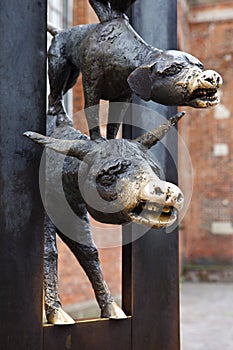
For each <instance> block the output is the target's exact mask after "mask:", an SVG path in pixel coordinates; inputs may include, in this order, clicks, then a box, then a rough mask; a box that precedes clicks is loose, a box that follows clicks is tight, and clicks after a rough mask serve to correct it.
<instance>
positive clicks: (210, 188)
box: [49, 0, 233, 317]
mask: <svg viewBox="0 0 233 350" xmlns="http://www.w3.org/2000/svg"><path fill="white" fill-rule="evenodd" d="M49 21H50V22H52V23H54V24H56V25H58V26H60V27H62V28H66V27H67V26H71V25H77V24H83V23H93V22H96V21H97V18H96V16H95V14H94V13H93V11H92V9H91V8H90V6H89V3H88V0H69V1H67V0H49ZM178 45H179V49H180V50H182V51H186V52H189V53H191V54H193V55H194V56H196V57H198V58H199V59H200V60H201V61H202V62H203V63H204V65H205V69H214V70H216V71H218V72H219V73H220V74H221V75H222V77H223V80H224V85H223V87H222V89H221V94H222V97H221V104H220V105H219V106H218V107H216V108H213V109H209V110H200V109H192V108H188V107H185V108H183V109H184V110H186V112H187V114H186V116H185V118H184V119H183V121H182V122H181V123H180V126H179V134H180V136H181V137H182V139H183V140H184V142H185V144H186V147H187V149H188V151H189V154H190V157H191V162H192V169H190V166H189V164H190V163H189V161H188V160H187V157H186V156H184V152H183V149H182V145H181V144H180V147H179V185H180V187H181V188H182V190H183V192H184V194H186V193H187V195H188V197H189V196H191V202H190V203H189V205H188V206H187V207H186V213H185V216H184V218H183V220H182V222H181V225H180V226H181V227H180V266H181V274H182V275H183V276H184V279H186V280H191V281H200V280H201V281H211V282H214V281H216V282H217V281H225V282H230V281H231V282H232V281H233V268H232V267H233V200H232V199H233V179H232V174H233V133H232V129H233V118H232V113H233V98H232V95H233V1H232V0H228V1H227V0H178ZM66 103H67V106H68V111H69V113H70V114H72V115H73V116H74V121H75V125H76V127H77V128H78V129H81V130H83V131H86V130H87V126H86V121H85V118H84V116H83V114H80V113H78V111H80V110H82V109H83V106H84V101H83V93H82V85H81V77H80V78H79V81H78V83H77V84H76V86H75V87H74V89H73V92H72V93H70V95H69V97H67V101H66ZM92 225H93V231H94V236H95V238H96V239H97V241H98V239H99V238H100V244H99V246H100V247H103V246H104V247H105V248H102V249H101V248H100V257H101V260H102V264H103V270H104V275H105V278H106V280H107V283H108V285H109V287H110V289H111V291H112V293H113V294H114V295H115V296H120V294H121V248H120V247H113V246H117V245H118V244H115V242H113V243H112V242H111V240H110V242H109V244H106V245H104V244H102V243H103V240H104V241H106V239H107V238H106V237H105V236H104V232H106V228H105V226H103V225H101V224H98V223H96V222H93V221H92ZM109 230H110V231H111V234H115V235H116V236H117V237H119V236H120V228H119V227H117V228H116V229H115V230H116V231H114V228H113V227H110V228H109ZM102 234H103V237H102V239H101V235H102ZM106 247H107V248H106ZM59 274H60V278H59V283H60V294H61V299H62V302H63V304H64V305H67V309H68V310H69V309H71V308H72V309H73V310H74V309H75V308H76V307H75V305H73V304H74V303H78V304H79V305H78V308H79V317H82V316H85V315H86V313H85V312H86V309H89V306H90V304H91V305H92V304H93V305H96V304H95V301H94V295H93V292H92V288H91V286H90V284H89V282H88V281H87V278H86V276H85V274H84V273H83V271H82V269H81V268H80V266H79V264H78V263H77V262H76V261H75V259H74V257H73V256H72V255H71V253H70V252H69V251H68V249H67V248H66V247H65V246H64V245H63V244H62V243H61V242H60V241H59ZM80 303H81V304H80ZM80 310H81V311H80ZM82 310H83V314H82ZM96 312H97V311H96V310H95V311H94V314H95V313H96ZM88 315H89V316H92V313H89V314H88Z"/></svg>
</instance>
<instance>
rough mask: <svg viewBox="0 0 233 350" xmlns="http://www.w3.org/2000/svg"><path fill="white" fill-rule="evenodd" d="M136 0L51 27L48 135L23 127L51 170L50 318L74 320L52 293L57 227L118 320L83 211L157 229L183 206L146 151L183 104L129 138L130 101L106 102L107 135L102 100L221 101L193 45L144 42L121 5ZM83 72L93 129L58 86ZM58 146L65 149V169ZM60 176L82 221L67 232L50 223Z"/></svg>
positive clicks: (100, 4)
mask: <svg viewBox="0 0 233 350" xmlns="http://www.w3.org/2000/svg"><path fill="white" fill-rule="evenodd" d="M132 2H134V1H125V2H124V1H104V0H103V1H94V0H90V3H91V5H92V6H93V8H94V10H95V11H96V13H97V15H98V17H99V19H100V23H99V24H93V25H83V26H77V27H74V28H71V29H69V30H66V31H61V30H58V29H56V28H54V27H53V26H51V25H50V26H49V27H48V30H49V31H50V33H51V34H52V35H54V38H53V42H52V45H51V47H50V49H49V55H48V57H49V82H50V88H51V91H50V96H49V110H48V126H47V134H48V136H43V135H40V134H37V133H35V132H26V133H25V136H27V137H28V138H30V139H31V140H33V141H34V142H37V143H39V144H41V145H43V146H46V148H47V149H50V151H49V152H48V154H47V156H46V163H47V166H48V167H49V169H50V171H51V169H52V177H50V178H47V177H46V181H47V183H48V186H47V184H46V187H50V189H51V188H52V190H48V189H46V191H45V192H46V201H47V205H48V208H49V215H48V216H47V217H46V220H45V253H44V289H45V310H46V315H47V320H48V322H50V323H53V324H72V323H74V321H73V320H72V319H71V318H70V317H69V315H67V314H66V313H65V312H64V311H63V310H62V307H61V303H60V299H59V295H58V281H57V247H56V232H57V233H58V235H59V236H60V237H61V238H62V240H63V241H64V242H65V243H66V244H67V245H68V247H69V248H70V249H71V251H72V252H73V253H74V255H75V256H76V258H77V260H78V261H79V263H80V264H81V266H82V267H83V269H84V271H85V272H86V274H87V276H88V278H89V280H90V282H91V283H92V286H93V289H94V292H95V295H96V299H97V302H98V304H99V307H100V309H101V317H107V318H113V319H123V318H126V315H125V314H124V312H123V311H122V310H121V309H120V307H119V306H118V305H117V304H116V303H115V302H114V300H113V297H112V296H111V293H110V291H109V289H108V287H107V285H106V282H105V281H104V278H103V274H102V271H101V267H100V262H99V258H98V250H97V248H96V246H95V244H94V242H93V240H92V235H91V231H90V225H89V218H88V212H89V213H90V214H91V215H92V216H93V218H94V219H96V220H98V221H100V222H103V223H111V224H122V225H124V224H126V223H129V222H131V221H134V222H136V223H139V224H143V225H146V226H149V227H153V228H161V227H167V226H170V225H172V224H173V223H174V222H175V221H176V218H177V211H179V210H180V209H181V207H182V205H183V194H182V192H181V190H180V189H179V188H178V187H177V186H176V185H174V184H172V183H167V182H166V181H163V180H162V179H161V177H160V168H159V166H158V164H156V162H154V161H153V160H152V159H151V158H150V157H149V155H148V153H147V151H148V149H149V148H150V147H152V146H153V145H155V144H156V143H157V142H158V140H160V139H161V138H162V137H163V136H164V135H165V133H166V132H167V131H168V130H169V129H170V128H171V127H172V126H173V125H175V124H176V123H177V122H178V120H179V119H180V118H181V117H182V115H183V113H181V114H178V115H176V116H175V117H173V118H170V119H169V120H168V121H167V123H165V124H164V125H162V126H160V127H158V128H156V129H155V130H152V131H150V132H148V133H146V134H144V135H142V136H141V137H138V138H137V139H136V140H133V141H129V140H125V139H115V136H116V134H117V131H118V127H119V124H120V122H121V121H122V119H123V116H124V114H125V111H126V108H125V105H126V104H122V108H121V110H117V113H118V114H117V119H116V110H115V108H114V104H110V107H109V117H108V125H107V139H103V138H101V135H100V129H99V101H100V99H101V98H102V99H106V100H109V101H110V102H127V101H131V98H132V94H133V93H136V94H137V95H139V96H140V97H141V98H142V99H144V100H150V99H151V100H153V101H156V102H159V103H161V104H165V105H176V106H178V105H189V106H193V107H200V108H206V107H209V106H214V105H215V104H217V103H218V102H219V97H218V96H217V90H218V88H219V86H220V85H221V83H222V78H221V77H220V75H219V74H218V73H216V72H214V71H204V68H203V65H202V64H201V63H200V62H199V61H198V60H197V59H196V58H195V57H193V56H191V55H189V54H186V53H184V52H180V51H174V50H172V51H161V50H159V49H156V48H153V47H151V46H150V45H148V44H146V43H145V42H144V41H143V40H142V39H141V38H140V37H139V36H138V35H137V33H135V31H134V30H133V28H132V27H131V26H130V25H129V22H128V19H127V17H126V16H125V14H124V12H125V11H126V10H127V8H128V7H129V6H130V4H131V3H132ZM80 72H82V75H83V87H84V94H85V107H86V108H87V107H91V106H94V107H93V108H91V109H87V110H86V116H87V121H88V126H89V129H90V136H91V138H88V137H87V136H86V135H84V134H82V133H81V132H79V131H77V130H75V129H74V128H73V124H72V121H71V120H70V118H69V116H68V115H67V113H66V111H65V109H64V105H63V95H64V94H65V93H66V92H67V91H68V90H69V89H70V88H72V86H73V85H74V84H75V82H76V79H77V77H78V76H79V73H80ZM51 136H52V137H51ZM54 151H55V152H58V153H61V154H63V155H65V157H64V160H63V167H62V174H61V164H60V160H59V159H58V155H57V153H55V152H54ZM80 173H81V174H80ZM61 176H62V185H63V188H62V191H64V194H65V198H66V200H67V202H68V204H69V206H70V208H71V209H72V211H73V212H74V213H75V215H76V217H78V218H79V225H78V226H77V225H73V223H72V222H69V223H68V225H69V226H70V227H71V228H72V230H73V232H74V234H73V235H72V237H70V236H69V235H67V234H66V232H65V231H63V230H60V229H59V225H56V222H60V221H61V220H65V218H64V217H63V203H62V200H61V193H60V192H59V191H60V190H59V188H58V186H57V183H58V182H59V178H60V177H61ZM94 193H96V194H97V196H96V197H95V196H94ZM46 209H47V208H46ZM51 213H52V218H51V216H50V214H51ZM51 219H52V220H51ZM52 221H53V222H52Z"/></svg>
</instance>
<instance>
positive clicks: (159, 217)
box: [129, 202, 177, 228]
mask: <svg viewBox="0 0 233 350" xmlns="http://www.w3.org/2000/svg"><path fill="white" fill-rule="evenodd" d="M129 216H130V218H131V220H132V221H133V222H135V223H136V224H140V225H145V226H149V227H152V228H162V227H168V226H171V225H172V224H174V222H175V221H176V219H177V210H176V209H175V208H174V207H171V206H164V207H163V208H161V207H158V206H157V204H155V203H149V202H140V203H139V204H138V206H137V207H136V208H134V210H133V211H132V212H131V213H130V214H129Z"/></svg>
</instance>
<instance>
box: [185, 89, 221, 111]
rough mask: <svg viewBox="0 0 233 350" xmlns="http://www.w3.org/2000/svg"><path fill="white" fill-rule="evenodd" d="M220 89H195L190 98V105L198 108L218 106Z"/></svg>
mask: <svg viewBox="0 0 233 350" xmlns="http://www.w3.org/2000/svg"><path fill="white" fill-rule="evenodd" d="M217 92H218V89H217V88H216V87H215V88H209V89H205V88H198V89H196V90H194V91H193V93H192V94H191V96H190V98H189V105H192V106H193V107H197V108H206V107H212V106H216V105H217V104H218V103H219V102H220V97H219V96H218V95H217Z"/></svg>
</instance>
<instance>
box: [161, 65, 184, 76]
mask: <svg viewBox="0 0 233 350" xmlns="http://www.w3.org/2000/svg"><path fill="white" fill-rule="evenodd" d="M182 68H183V66H182V65H177V64H172V65H171V66H170V67H168V68H166V69H165V70H164V71H163V75H166V76H169V75H175V74H177V73H179V72H180V71H181V70H182Z"/></svg>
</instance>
